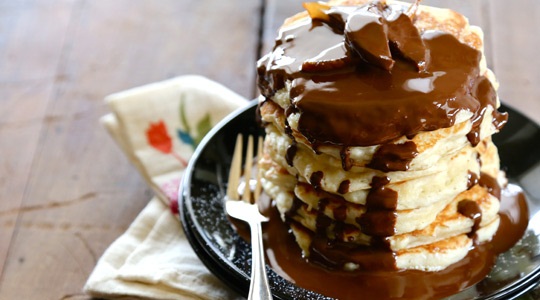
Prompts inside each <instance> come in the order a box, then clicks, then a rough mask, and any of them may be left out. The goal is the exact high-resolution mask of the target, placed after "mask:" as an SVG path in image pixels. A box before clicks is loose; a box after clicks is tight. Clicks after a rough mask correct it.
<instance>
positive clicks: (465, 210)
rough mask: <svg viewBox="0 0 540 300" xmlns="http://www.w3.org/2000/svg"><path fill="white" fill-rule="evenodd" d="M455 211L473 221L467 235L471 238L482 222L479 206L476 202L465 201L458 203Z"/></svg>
mask: <svg viewBox="0 0 540 300" xmlns="http://www.w3.org/2000/svg"><path fill="white" fill-rule="evenodd" d="M457 209H458V212H459V213H460V214H462V215H463V216H465V217H467V218H469V219H471V220H473V222H474V224H473V226H472V228H471V231H470V232H469V233H468V236H469V237H470V238H473V237H474V236H475V234H476V231H477V230H478V229H479V228H480V222H482V210H481V209H480V206H479V205H478V203H476V201H473V200H468V199H466V200H461V201H459V203H458V207H457Z"/></svg>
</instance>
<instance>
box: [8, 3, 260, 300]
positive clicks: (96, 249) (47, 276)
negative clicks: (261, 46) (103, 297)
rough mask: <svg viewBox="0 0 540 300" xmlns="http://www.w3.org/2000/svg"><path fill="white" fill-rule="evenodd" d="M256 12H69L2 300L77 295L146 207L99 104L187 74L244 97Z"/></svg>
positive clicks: (163, 6)
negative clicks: (98, 261)
mask: <svg viewBox="0 0 540 300" xmlns="http://www.w3.org/2000/svg"><path fill="white" fill-rule="evenodd" d="M29 3H30V4H29V5H31V4H32V3H33V4H36V2H29ZM45 3H49V2H45ZM36 5H37V4H36ZM259 9H260V7H259V6H258V3H257V2H246V1H241V0H237V1H211V0H206V1H176V0H169V1H160V2H154V1H132V0H118V1H106V0H100V1H76V2H75V6H74V9H73V13H72V14H73V16H72V20H73V22H72V23H71V25H70V28H69V33H68V36H67V38H66V41H65V43H64V49H65V51H64V53H63V55H62V57H61V61H60V65H59V69H58V73H57V80H56V81H55V86H54V89H53V95H54V97H53V98H52V102H51V103H50V105H49V106H48V107H47V110H46V113H47V115H48V119H47V120H48V121H47V122H45V123H44V124H43V128H44V129H43V131H42V133H41V135H40V146H39V149H40V151H39V152H38V153H36V155H35V162H34V164H33V166H32V172H31V176H30V179H29V182H28V185H27V192H26V193H25V195H24V198H23V207H24V208H25V210H24V212H21V215H20V217H19V220H18V221H17V223H16V228H15V230H16V233H15V238H14V239H13V241H12V244H11V248H10V251H9V254H8V259H7V262H6V266H5V268H4V274H3V277H2V280H1V281H0V299H65V298H69V295H74V296H73V297H76V296H77V295H78V294H79V293H80V291H81V288H82V286H83V284H84V282H85V281H86V279H87V277H88V275H89V273H90V272H91V270H92V269H93V267H94V265H95V263H96V259H97V258H98V257H99V256H100V255H101V253H103V251H104V250H105V249H106V247H107V246H108V245H109V244H110V243H111V242H112V241H113V240H114V239H115V238H116V237H117V236H119V235H120V234H121V233H122V232H124V230H125V229H126V228H127V226H128V225H129V224H130V223H131V221H132V220H133V219H134V217H135V216H136V215H137V214H138V212H139V211H140V210H141V209H142V207H144V205H145V204H146V203H147V201H148V199H149V198H150V196H151V195H150V192H149V190H148V189H147V187H146V185H145V184H144V183H143V182H142V179H141V177H140V176H139V175H138V174H137V173H136V171H135V169H134V168H133V167H131V166H130V165H129V163H128V162H127V160H126V158H124V157H123V156H122V154H121V153H120V151H119V150H118V149H117V147H116V145H114V143H113V142H112V140H111V138H110V137H108V136H107V134H106V133H105V130H104V129H103V128H101V127H100V126H99V124H98V122H97V120H98V118H99V117H100V116H102V115H103V114H105V113H106V112H107V108H106V107H105V105H104V104H103V102H102V99H103V97H104V96H105V95H107V94H109V93H112V92H116V91H120V90H122V89H125V88H129V87H134V86H138V85H141V84H146V83H149V82H153V81H158V80H162V79H166V78H170V77H173V76H176V75H180V74H189V73H195V74H201V75H205V76H207V77H210V78H211V79H214V80H216V81H218V82H221V83H223V84H224V85H226V86H228V87H231V88H232V89H233V90H235V91H237V92H239V93H240V94H242V95H244V96H246V97H251V96H252V95H251V93H252V84H251V83H252V82H253V81H254V76H255V71H254V70H255V57H256V49H257V34H258V32H257V28H258V12H259ZM26 38H28V39H30V38H32V37H31V36H28V37H26ZM23 282H24V285H25V286H29V287H31V288H28V289H21V283H23Z"/></svg>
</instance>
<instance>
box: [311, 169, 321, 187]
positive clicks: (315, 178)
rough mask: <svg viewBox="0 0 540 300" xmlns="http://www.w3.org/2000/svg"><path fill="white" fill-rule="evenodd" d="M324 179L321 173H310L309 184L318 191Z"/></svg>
mask: <svg viewBox="0 0 540 300" xmlns="http://www.w3.org/2000/svg"><path fill="white" fill-rule="evenodd" d="M323 177H324V173H323V172H322V171H316V172H313V173H311V176H310V177H309V183H311V185H312V186H313V187H314V188H315V189H320V188H321V181H322V179H323Z"/></svg>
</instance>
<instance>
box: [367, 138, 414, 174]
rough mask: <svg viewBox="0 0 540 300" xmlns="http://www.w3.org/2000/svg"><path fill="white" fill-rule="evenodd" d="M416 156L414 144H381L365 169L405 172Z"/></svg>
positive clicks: (409, 142)
mask: <svg viewBox="0 0 540 300" xmlns="http://www.w3.org/2000/svg"><path fill="white" fill-rule="evenodd" d="M417 155H418V150H417V149H416V144H415V143H414V142H411V141H408V142H405V143H402V144H383V145H381V146H380V147H379V149H377V152H375V154H374V155H373V158H372V160H371V162H370V163H369V164H367V167H369V168H372V169H376V170H380V171H383V172H391V171H407V170H408V169H409V164H410V163H411V161H412V160H413V159H414V158H415V157H416V156H417Z"/></svg>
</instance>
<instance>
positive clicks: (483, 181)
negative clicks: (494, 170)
mask: <svg viewBox="0 0 540 300" xmlns="http://www.w3.org/2000/svg"><path fill="white" fill-rule="evenodd" d="M478 184H479V185H480V186H483V187H485V188H486V189H487V191H488V193H490V194H491V195H493V196H495V197H496V198H497V199H501V187H500V186H499V183H498V182H497V179H495V178H493V177H491V176H489V175H488V174H486V173H483V172H482V173H480V179H479V180H478Z"/></svg>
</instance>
